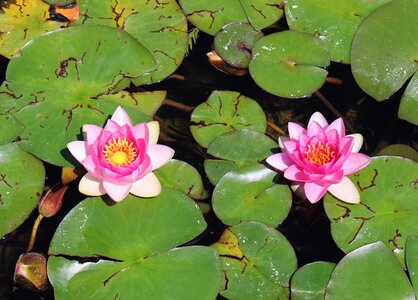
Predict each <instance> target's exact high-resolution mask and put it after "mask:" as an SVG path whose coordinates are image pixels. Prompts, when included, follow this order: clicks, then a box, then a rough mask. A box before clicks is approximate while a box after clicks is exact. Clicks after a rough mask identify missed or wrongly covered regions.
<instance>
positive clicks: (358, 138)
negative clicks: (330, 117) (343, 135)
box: [347, 133, 363, 152]
mask: <svg viewBox="0 0 418 300" xmlns="http://www.w3.org/2000/svg"><path fill="white" fill-rule="evenodd" d="M347 136H350V137H352V138H353V139H354V142H353V148H352V149H351V152H359V151H360V149H361V146H362V145H363V136H362V135H361V134H360V133H354V134H349V135H347Z"/></svg>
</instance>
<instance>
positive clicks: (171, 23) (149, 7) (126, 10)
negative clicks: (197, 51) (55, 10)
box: [74, 0, 187, 85]
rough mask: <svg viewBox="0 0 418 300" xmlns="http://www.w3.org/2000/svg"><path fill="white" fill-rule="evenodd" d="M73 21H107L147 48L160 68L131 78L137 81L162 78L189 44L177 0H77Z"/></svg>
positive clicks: (109, 24)
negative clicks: (75, 17)
mask: <svg viewBox="0 0 418 300" xmlns="http://www.w3.org/2000/svg"><path fill="white" fill-rule="evenodd" d="M77 3H78V5H79V7H80V19H79V20H78V22H76V23H74V25H84V24H93V25H106V26H111V27H116V28H119V29H121V30H124V31H126V32H128V33H129V34H130V35H132V36H133V37H134V38H135V39H137V40H138V41H139V42H140V43H141V44H142V45H144V46H145V48H147V49H148V50H149V51H150V52H151V54H152V55H153V57H154V59H155V61H156V62H157V66H158V68H157V69H156V70H155V71H153V72H149V73H147V74H144V75H143V76H141V77H138V78H134V79H132V81H133V83H134V84H135V85H141V84H150V83H155V82H158V81H161V80H162V79H164V78H166V77H167V76H168V75H170V74H171V73H173V72H174V70H176V69H177V67H178V66H179V65H180V64H181V62H182V60H183V57H184V53H185V51H186V47H187V20H186V17H185V15H184V14H183V12H182V11H181V9H180V7H179V6H178V4H177V2H176V1H175V0H164V1H135V0H123V1H122V0H119V1H118V0H111V1H102V0H78V1H77Z"/></svg>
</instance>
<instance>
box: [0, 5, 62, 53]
mask: <svg viewBox="0 0 418 300" xmlns="http://www.w3.org/2000/svg"><path fill="white" fill-rule="evenodd" d="M3 2H4V1H2V2H0V7H1V6H3ZM10 2H12V1H10ZM14 2H15V3H13V2H12V3H9V4H8V5H7V6H6V7H2V8H3V10H0V55H3V56H6V57H7V58H10V57H12V56H13V55H15V54H16V53H17V52H18V51H19V49H20V47H22V46H23V45H24V44H25V43H27V42H29V41H30V40H32V39H34V38H36V37H38V36H40V35H42V34H44V33H45V32H48V31H52V30H55V29H57V28H60V27H61V26H64V25H65V24H64V23H59V22H55V21H50V20H48V18H49V12H48V9H49V5H48V4H46V3H45V2H43V1H42V0H16V1H14Z"/></svg>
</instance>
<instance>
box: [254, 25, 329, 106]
mask: <svg viewBox="0 0 418 300" xmlns="http://www.w3.org/2000/svg"><path fill="white" fill-rule="evenodd" d="M252 53H253V59H252V61H251V63H250V74H251V76H252V78H253V79H254V80H255V82H256V83H257V84H258V85H259V86H260V87H261V88H262V89H264V90H266V91H267V92H269V93H272V94H274V95H277V96H281V97H286V98H301V97H306V96H308V95H310V94H312V93H313V92H314V91H316V90H317V89H319V88H320V87H321V86H322V85H323V84H324V82H325V79H326V76H327V71H326V70H324V69H323V68H322V67H326V66H328V65H329V63H330V61H329V54H328V52H327V50H326V49H325V46H324V44H323V43H322V41H321V40H320V39H319V38H317V37H315V36H313V35H310V34H307V33H301V32H297V31H292V30H287V31H282V32H278V33H273V34H270V35H267V36H265V37H263V38H261V39H259V40H258V42H257V43H256V44H255V46H254V49H253V52H252Z"/></svg>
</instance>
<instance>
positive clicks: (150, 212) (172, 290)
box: [48, 188, 221, 299]
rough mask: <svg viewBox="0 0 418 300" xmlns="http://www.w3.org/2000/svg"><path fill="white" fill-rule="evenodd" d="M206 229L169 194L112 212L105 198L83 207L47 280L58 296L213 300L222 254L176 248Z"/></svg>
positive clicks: (69, 223) (60, 234) (63, 230)
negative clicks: (219, 257)
mask: <svg viewBox="0 0 418 300" xmlns="http://www.w3.org/2000/svg"><path fill="white" fill-rule="evenodd" d="M205 227H206V223H205V221H204V219H203V216H202V214H201V213H200V210H199V208H198V207H197V206H196V205H195V204H194V203H193V201H192V200H191V199H190V198H189V197H187V196H186V195H184V194H183V193H181V192H179V191H176V190H171V189H168V188H164V189H163V192H162V193H161V194H160V195H159V196H157V197H155V198H152V199H141V198H137V197H134V196H132V195H129V196H128V197H127V198H126V199H125V200H124V201H123V202H121V203H118V204H116V205H113V206H109V205H107V204H106V203H105V202H104V201H103V200H102V199H101V198H92V199H88V200H86V201H83V202H81V203H80V204H79V205H77V206H76V207H75V208H74V209H73V210H72V211H71V212H70V213H69V214H68V215H67V216H66V217H65V218H64V220H63V221H62V222H61V224H60V225H59V227H58V229H57V231H56V233H55V235H54V237H53V239H52V242H51V246H50V250H49V254H50V255H52V256H53V257H51V258H50V260H49V262H48V275H49V278H50V280H51V283H52V285H53V287H54V291H55V296H56V298H57V299H68V298H71V299H75V298H79V299H87V298H89V297H99V298H112V299H113V298H115V297H120V298H126V299H132V298H136V297H140V298H141V299H197V298H199V299H214V298H215V297H216V294H217V290H218V289H219V285H220V278H221V277H220V265H219V260H218V255H217V254H216V252H215V251H212V250H211V249H209V248H207V247H187V248H174V247H176V246H178V245H181V244H184V243H185V242H187V241H189V240H190V239H193V238H194V237H196V236H197V235H198V234H200V233H201V232H202V231H203V230H204V229H205ZM173 248H174V249H173ZM73 258H74V259H73ZM75 258H77V259H75Z"/></svg>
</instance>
